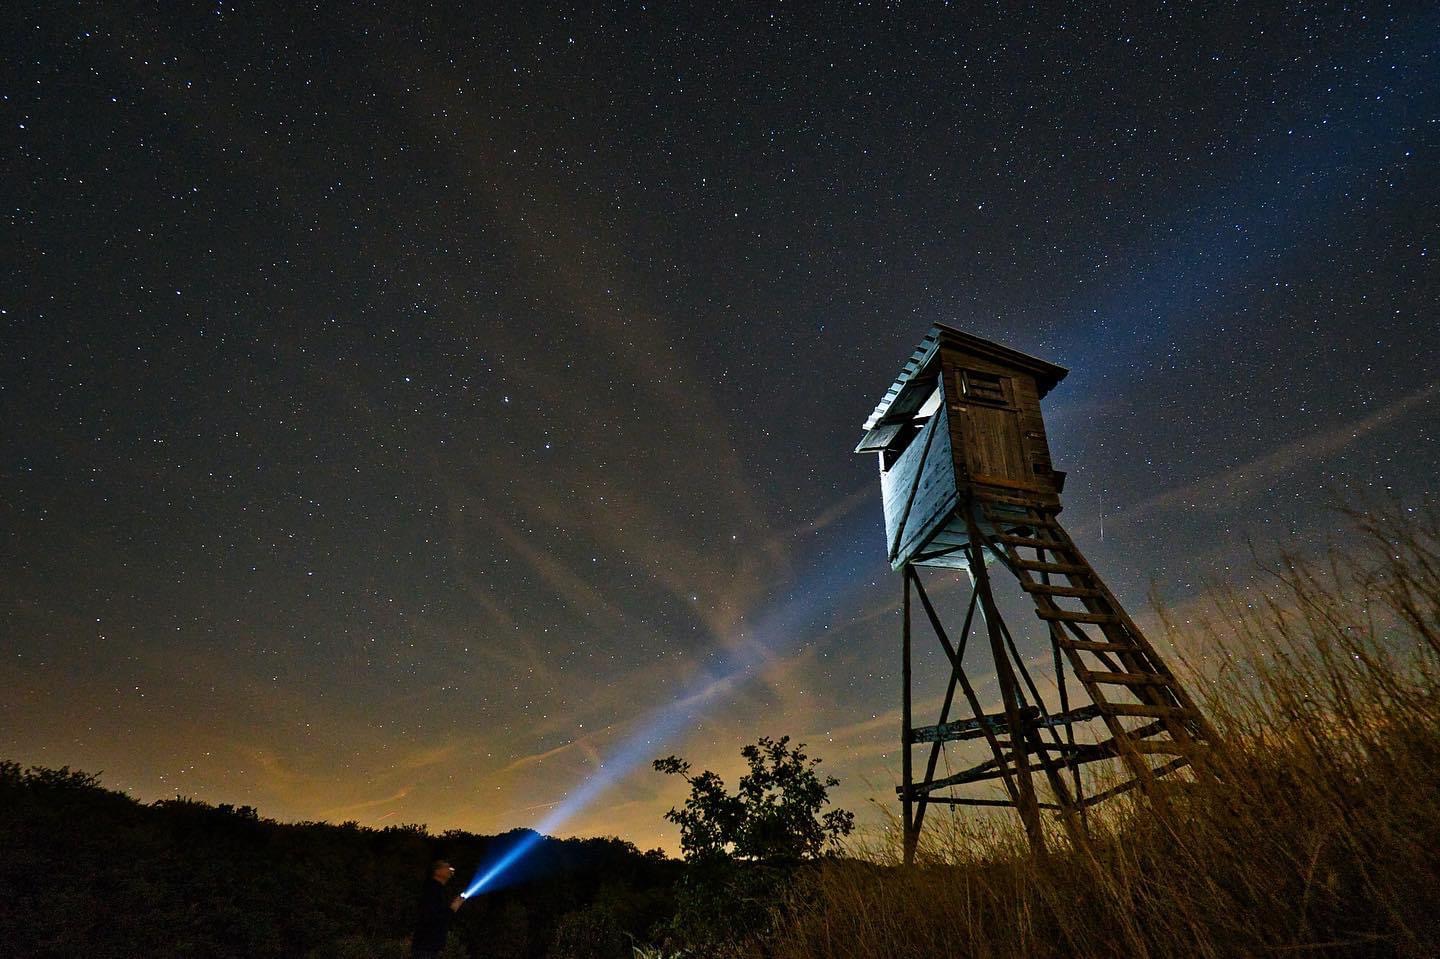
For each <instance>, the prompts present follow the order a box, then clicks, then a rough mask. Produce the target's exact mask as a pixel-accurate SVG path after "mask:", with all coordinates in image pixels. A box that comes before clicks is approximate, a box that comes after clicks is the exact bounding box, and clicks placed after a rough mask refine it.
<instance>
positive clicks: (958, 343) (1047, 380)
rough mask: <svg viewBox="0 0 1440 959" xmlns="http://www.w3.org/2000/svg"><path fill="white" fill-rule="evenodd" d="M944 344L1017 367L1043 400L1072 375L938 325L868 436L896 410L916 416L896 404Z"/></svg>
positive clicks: (893, 387) (873, 418)
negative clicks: (1030, 378)
mask: <svg viewBox="0 0 1440 959" xmlns="http://www.w3.org/2000/svg"><path fill="white" fill-rule="evenodd" d="M941 344H944V345H947V346H954V347H956V348H957V349H961V350H964V351H965V352H967V353H971V354H975V355H978V356H983V357H985V358H986V359H990V360H994V361H995V362H997V363H1001V364H1004V365H1008V366H1015V367H1018V368H1020V369H1022V370H1025V371H1026V372H1028V373H1032V374H1034V376H1035V383H1036V386H1037V388H1038V389H1039V392H1040V395H1041V396H1044V395H1045V394H1046V393H1048V392H1050V390H1051V389H1052V388H1053V387H1054V386H1055V384H1056V383H1059V382H1060V381H1061V380H1062V379H1064V378H1065V374H1066V373H1068V372H1069V370H1067V369H1065V368H1064V367H1063V366H1056V365H1055V364H1054V363H1047V362H1045V361H1044V360H1041V359H1037V358H1035V357H1033V356H1031V355H1029V354H1028V353H1021V352H1020V351H1019V350H1014V349H1011V348H1010V347H1008V346H1002V345H1001V344H999V343H995V342H992V341H991V340H986V339H982V338H980V337H978V336H973V335H971V334H969V333H965V332H963V331H961V330H957V329H956V328H955V327H953V326H947V325H946V324H944V323H936V324H935V325H934V326H932V327H930V330H929V332H927V333H926V334H925V338H924V339H922V340H921V341H920V345H919V346H917V347H916V348H915V352H914V353H911V354H910V359H909V360H907V361H906V362H905V366H904V367H903V368H901V370H900V375H899V376H897V377H895V382H894V383H891V384H890V389H888V390H886V391H885V396H884V397H883V398H882V399H881V400H880V405H878V406H876V407H875V412H873V413H871V414H870V418H869V419H867V420H866V421H865V427H864V429H865V431H866V434H867V436H868V434H869V431H871V430H873V429H875V428H876V427H877V426H878V425H880V423H881V421H882V420H884V419H885V417H886V416H887V415H888V414H890V413H891V412H892V410H893V411H894V412H895V413H897V414H909V413H913V412H914V410H913V409H911V408H910V407H911V403H910V402H909V401H908V398H907V401H906V402H902V403H900V404H899V405H898V406H897V405H896V403H897V401H898V400H900V399H901V396H902V394H904V393H905V392H906V387H907V386H908V385H910V384H911V383H913V382H915V381H916V380H917V379H918V378H920V377H921V376H923V375H924V374H925V373H926V372H927V369H928V367H929V366H930V362H931V360H933V359H934V357H935V354H936V353H938V352H939V349H940V346H941ZM924 400H925V397H923V396H920V397H915V398H914V406H915V407H916V408H918V407H919V405H920V403H922V402H924ZM860 446H861V448H865V447H866V443H865V440H864V439H862V440H861V441H860Z"/></svg>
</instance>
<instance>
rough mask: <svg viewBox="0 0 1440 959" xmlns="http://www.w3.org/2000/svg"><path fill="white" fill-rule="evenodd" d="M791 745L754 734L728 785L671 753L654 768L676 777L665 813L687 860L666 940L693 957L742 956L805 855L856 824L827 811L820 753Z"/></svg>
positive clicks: (818, 853)
mask: <svg viewBox="0 0 1440 959" xmlns="http://www.w3.org/2000/svg"><path fill="white" fill-rule="evenodd" d="M804 750H805V746H804V744H801V745H798V746H795V747H794V748H791V746H790V737H788V736H783V737H781V738H780V739H770V738H768V737H761V739H760V740H759V741H758V742H757V743H756V744H755V745H753V746H746V747H745V748H744V749H742V750H741V751H740V754H741V755H742V756H743V757H744V758H745V762H746V764H747V765H748V766H749V769H748V771H747V772H746V773H745V775H743V776H741V777H740V781H739V783H738V784H737V788H736V792H735V794H734V795H731V794H730V793H729V792H727V791H726V788H725V783H724V781H723V780H722V779H721V778H720V777H719V776H718V775H716V774H715V773H713V772H711V771H709V770H706V771H704V772H702V773H699V774H697V775H692V774H691V772H690V768H691V767H690V764H689V763H688V762H685V761H684V760H682V759H679V758H677V757H675V756H667V757H666V758H664V759H657V760H655V764H654V765H655V769H656V770H658V771H659V772H663V773H665V774H667V775H672V776H680V777H681V778H683V779H684V780H685V781H686V782H687V783H689V784H690V796H689V798H688V799H686V801H685V805H684V807H683V808H680V809H671V810H670V811H669V812H668V813H666V816H665V818H667V819H669V820H670V821H671V822H673V823H675V824H676V825H678V826H679V827H680V846H681V849H682V850H683V851H684V853H685V859H686V862H687V864H688V865H689V867H690V868H689V869H688V870H687V871H686V873H685V876H684V878H683V879H682V880H681V883H680V886H679V889H678V894H677V897H676V913H675V918H674V920H673V921H672V923H671V925H670V930H669V932H670V936H669V938H670V943H671V945H673V946H676V947H678V948H680V949H682V950H690V951H692V952H695V953H697V954H701V955H727V954H735V955H738V954H744V953H748V952H752V951H754V950H755V949H756V948H758V943H759V941H760V940H761V939H763V938H764V936H765V934H766V933H767V931H768V930H769V928H770V926H771V923H772V921H773V919H774V917H775V910H776V907H777V904H778V903H779V902H781V901H783V900H784V899H786V898H787V897H788V896H789V894H790V892H791V889H792V886H793V884H794V882H795V881H796V879H797V876H798V875H799V872H800V870H801V868H802V866H803V864H805V863H806V862H811V861H814V860H817V859H819V858H821V857H823V856H824V855H825V854H826V853H827V852H831V851H834V850H835V849H836V848H837V845H838V843H839V841H840V840H841V839H842V838H843V837H845V836H847V835H849V834H850V831H851V829H852V828H853V827H854V824H855V817H854V815H853V814H852V813H849V812H846V811H845V810H842V809H833V810H830V811H828V812H825V813H823V814H822V812H821V810H822V809H823V808H824V807H825V806H826V805H828V804H829V801H830V799H829V790H830V788H831V787H832V786H836V785H838V784H839V780H837V779H835V777H833V776H826V777H824V778H821V776H820V775H819V773H818V772H817V771H816V767H817V766H818V765H819V764H820V760H818V759H812V758H810V757H809V756H807V755H806V754H805V752H804Z"/></svg>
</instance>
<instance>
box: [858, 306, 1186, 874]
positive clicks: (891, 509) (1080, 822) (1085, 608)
mask: <svg viewBox="0 0 1440 959" xmlns="http://www.w3.org/2000/svg"><path fill="white" fill-rule="evenodd" d="M1066 372H1067V371H1066V370H1065V369H1063V368H1062V367H1059V366H1055V365H1054V364H1052V363H1047V362H1045V361H1044V360H1039V359H1036V358H1035V357H1033V356H1028V355H1026V354H1024V353H1021V352H1019V351H1017V350H1013V349H1010V348H1009V347H1006V346H1002V345H1000V344H998V343H993V342H991V341H989V340H984V339H981V338H980V337H977V336H972V335H970V334H967V333H964V332H961V331H960V330H957V329H954V328H952V327H949V326H945V325H941V324H937V325H935V326H934V327H932V328H931V330H930V332H929V333H927V334H926V336H925V338H924V339H923V340H921V342H920V346H919V347H918V348H917V349H916V350H915V352H914V353H913V354H912V355H911V357H910V359H909V361H908V362H907V363H906V364H905V366H904V368H903V369H902V370H901V371H900V375H899V376H897V377H896V378H895V382H894V383H892V384H891V386H890V389H889V390H888V391H886V393H885V396H884V398H883V399H881V401H880V404H879V405H878V406H877V407H876V408H875V411H874V412H873V413H871V414H870V418H869V419H868V420H866V422H865V427H864V428H865V434H864V436H863V437H862V438H861V440H860V444H859V445H858V446H857V447H856V452H872V453H875V454H877V456H878V459H879V461H880V486H881V492H882V495H883V497H884V506H885V533H886V544H887V549H888V556H889V560H890V564H891V566H892V567H893V568H894V569H896V570H897V571H899V572H901V573H902V576H903V579H904V583H905V591H904V620H903V623H904V625H903V630H904V633H903V637H902V647H903V649H902V656H903V662H902V674H903V703H902V714H903V716H902V724H903V729H902V742H903V747H904V748H903V751H902V762H903V770H902V775H903V778H904V783H903V784H902V785H901V786H900V787H899V788H898V789H897V792H899V794H900V797H901V800H902V806H903V822H904V828H905V855H906V859H907V861H909V860H912V859H913V857H914V853H915V848H916V843H917V842H918V838H919V834H920V829H921V826H922V824H923V822H924V817H925V811H926V808H927V807H928V805H929V804H931V803H944V804H951V805H977V806H1013V807H1015V808H1016V809H1017V810H1018V811H1019V813H1020V816H1021V819H1022V820H1023V821H1024V824H1025V827H1026V831H1027V834H1028V835H1029V837H1030V840H1031V843H1032V844H1033V845H1035V846H1036V847H1037V848H1043V846H1044V838H1043V834H1044V830H1043V826H1042V823H1041V819H1040V812H1041V810H1042V809H1049V810H1053V811H1055V812H1056V813H1057V814H1058V815H1059V817H1060V819H1061V820H1062V822H1063V824H1064V826H1065V828H1066V830H1067V832H1068V833H1069V834H1070V836H1071V838H1072V839H1073V840H1074V841H1076V842H1083V835H1084V829H1085V818H1086V817H1085V810H1086V809H1087V808H1088V807H1090V806H1092V805H1094V804H1095V803H1097V802H1101V801H1103V800H1104V799H1107V798H1109V797H1110V796H1113V795H1116V794H1118V793H1120V792H1123V791H1125V790H1128V789H1131V788H1135V787H1139V788H1141V789H1143V790H1145V791H1146V793H1147V794H1150V795H1158V794H1159V786H1160V780H1161V779H1162V778H1164V777H1166V776H1169V775H1171V774H1172V773H1175V772H1177V771H1178V770H1180V769H1182V768H1184V767H1186V766H1189V767H1191V768H1192V769H1194V770H1195V771H1196V772H1198V773H1201V774H1208V766H1209V764H1208V762H1207V754H1208V751H1209V750H1211V749H1212V748H1213V744H1214V742H1215V737H1214V734H1213V731H1212V730H1211V729H1210V727H1209V725H1208V723H1207V722H1206V721H1205V719H1204V717H1203V716H1202V715H1201V713H1200V712H1199V710H1198V709H1197V708H1196V707H1195V704H1194V702H1193V701H1192V700H1191V699H1190V697H1189V695H1188V694H1187V693H1186V691H1185V690H1184V689H1183V688H1182V687H1181V685H1180V683H1179V682H1178V681H1177V680H1176V679H1175V677H1174V675H1173V674H1172V673H1171V672H1170V670H1169V669H1168V668H1167V667H1166V665H1165V664H1164V662H1162V661H1161V659H1160V657H1159V656H1158V654H1157V653H1156V652H1155V650H1154V648H1153V647H1152V646H1151V645H1150V643H1149V641H1148V640H1147V639H1146V638H1145V636H1144V635H1143V634H1142V633H1141V631H1140V630H1139V628H1138V627H1137V626H1136V625H1135V623H1134V621H1133V620H1131V618H1130V617H1129V615H1127V614H1126V612H1125V611H1124V609H1123V608H1122V607H1121V606H1120V604H1119V602H1118V601H1117V600H1116V599H1115V597H1114V595H1113V594H1112V593H1111V592H1110V590H1109V589H1108V588H1107V587H1106V586H1105V584H1104V582H1103V581H1102V580H1101V579H1100V577H1099V575H1098V574H1097V573H1096V572H1095V570H1094V569H1093V568H1092V567H1091V566H1090V564H1089V562H1087V561H1086V559H1085V557H1084V556H1083V555H1082V554H1081V552H1080V550H1079V548H1078V547H1077V546H1076V545H1075V543H1074V541H1073V540H1071V539H1070V537H1069V535H1068V534H1067V533H1066V532H1065V530H1064V529H1063V528H1062V527H1061V525H1060V523H1059V520H1058V516H1059V514H1060V510H1061V505H1060V493H1061V491H1062V490H1063V488H1064V485H1065V474H1064V473H1062V472H1059V471H1057V470H1056V469H1055V468H1054V466H1053V464H1052V462H1051V459H1050V447H1049V443H1048V442H1047V439H1046V436H1045V421H1044V417H1043V415H1042V412H1041V407H1040V401H1041V400H1042V399H1043V398H1044V397H1045V396H1046V394H1048V393H1049V392H1050V391H1051V390H1052V389H1053V388H1054V387H1055V386H1056V384H1058V383H1059V382H1060V381H1061V380H1062V379H1063V378H1064V377H1065V374H1066ZM920 567H942V568H949V569H956V570H965V571H966V572H967V573H968V574H969V580H970V584H971V590H970V596H969V603H968V609H967V612H966V614H965V618H964V626H963V628H962V629H961V630H960V632H959V633H958V634H957V638H956V639H955V640H954V641H952V639H951V637H950V635H949V633H947V631H946V628H945V625H944V623H943V622H942V621H941V617H940V615H939V613H938V612H937V611H936V608H935V606H934V604H933V603H932V602H931V600H930V597H929V595H928V594H927V592H926V591H925V588H924V585H923V584H922V582H921V580H920V575H919V573H918V571H917V570H918V568H920ZM999 570H1003V571H1004V573H1005V574H1008V575H1010V576H1013V577H1014V579H1015V581H1016V582H1017V584H1018V585H1019V587H1020V590H1021V591H1022V593H1023V595H1024V596H1025V597H1027V598H1028V600H1029V601H1030V603H1031V604H1033V606H1034V609H1035V613H1036V615H1037V616H1038V618H1039V620H1040V622H1041V623H1043V624H1044V627H1043V628H1044V630H1045V632H1046V633H1047V634H1048V635H1047V638H1048V642H1047V643H1046V646H1048V650H1049V652H1050V654H1051V655H1050V659H1051V662H1052V666H1053V670H1054V676H1053V679H1054V683H1055V690H1054V692H1053V693H1050V694H1049V695H1048V696H1042V694H1041V691H1040V688H1039V687H1038V686H1037V684H1036V682H1035V680H1034V677H1033V676H1032V675H1031V671H1030V669H1029V668H1028V667H1027V665H1026V661H1027V659H1029V660H1031V661H1032V662H1033V660H1034V658H1035V655H1036V654H1037V653H1039V652H1041V651H1042V650H1040V649H1036V648H1033V645H1034V644H1030V645H1031V647H1032V648H1029V649H1024V648H1022V647H1023V646H1024V645H1026V644H1024V643H1023V642H1017V639H1016V636H1015V635H1014V634H1012V632H1011V630H1010V627H1009V624H1008V623H1007V622H1006V621H1005V619H1004V618H1003V617H1002V615H1001V613H1000V609H999V606H998V605H997V603H996V599H995V594H994V589H993V583H992V576H993V575H995V572H994V571H999ZM912 594H913V595H915V596H916V597H918V598H919V600H920V604H921V606H922V607H923V609H924V612H925V614H926V617H927V618H928V620H929V622H930V625H931V627H932V628H933V630H934V632H935V635H936V637H937V639H938V640H939V641H940V644H941V646H942V648H943V649H944V651H945V654H946V658H947V660H948V662H949V669H948V674H949V675H948V683H947V688H946V691H945V695H944V700H943V706H942V709H941V715H940V719H939V722H938V723H936V724H935V725H933V726H919V727H917V726H915V725H913V723H912V721H911V719H912V717H911V694H912V679H913V677H912V658H911V597H912ZM978 624H983V632H984V635H985V637H986V638H987V639H988V643H987V645H988V650H987V652H988V653H989V655H988V657H985V658H986V660H987V662H986V663H985V665H986V666H991V667H993V669H994V671H995V676H996V680H997V682H998V685H999V687H1000V698H1001V702H1002V709H1001V711H1000V712H998V713H986V712H984V711H983V709H982V704H981V702H980V700H979V698H978V695H977V693H976V692H975V689H974V686H973V685H972V684H971V682H970V680H969V676H968V673H967V672H966V669H965V666H964V660H965V654H966V650H967V648H968V646H969V639H970V634H971V629H972V626H977V625H978ZM1021 639H1022V640H1023V639H1024V637H1021ZM1067 667H1068V671H1069V674H1070V675H1067ZM1072 679H1073V680H1075V681H1077V682H1078V687H1079V688H1078V689H1075V690H1073V692H1074V693H1075V694H1076V696H1075V698H1077V699H1085V700H1088V701H1086V702H1080V703H1078V704H1077V703H1076V702H1072V695H1071V694H1072V689H1071V685H1070V683H1071V680H1072ZM957 690H958V691H959V692H960V693H961V694H962V697H963V699H964V700H965V703H966V709H967V711H968V712H969V714H970V715H969V717H968V718H963V719H955V720H952V719H951V712H952V708H953V707H954V706H955V697H956V692H957ZM982 739H983V740H984V741H985V744H986V745H987V746H988V751H989V758H988V759H985V760H983V761H981V762H980V763H979V764H978V765H975V766H973V767H972V768H969V769H966V770H964V771H962V772H959V773H954V774H951V775H946V776H944V777H941V778H938V779H937V778H936V777H935V772H936V768H937V764H938V760H939V759H940V757H941V754H942V751H943V749H944V746H945V744H946V743H952V742H961V741H966V740H975V741H978V740H982ZM917 746H918V747H922V748H924V749H927V750H928V753H929V755H928V759H927V762H926V767H925V772H924V775H923V776H922V777H920V778H919V779H918V780H917V779H916V777H915V775H914V772H915V770H914V765H913V757H912V750H913V749H914V748H916V747H917ZM1102 761H1113V762H1114V763H1119V765H1120V772H1121V776H1120V777H1119V778H1118V780H1117V781H1115V782H1111V783H1110V784H1109V786H1108V787H1107V788H1105V789H1103V790H1100V791H1096V792H1093V793H1091V794H1090V795H1086V779H1085V777H1082V775H1081V767H1082V766H1085V765H1087V764H1091V763H1097V762H1102ZM1037 773H1038V774H1041V775H1043V777H1044V779H1045V782H1046V784H1047V786H1048V787H1049V793H1050V797H1049V798H1048V799H1043V800H1042V799H1041V798H1040V797H1039V795H1038V794H1037V792H1036V789H1035V784H1034V779H1033V777H1034V776H1035V775H1036V774H1037ZM1115 778H1116V777H1112V779H1115ZM997 781H998V782H999V783H1000V784H1001V785H1002V787H1003V789H1004V795H1003V798H987V797H975V796H966V795H960V794H957V793H956V790H958V789H961V788H962V787H966V786H971V785H973V784H993V783H995V782H997Z"/></svg>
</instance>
